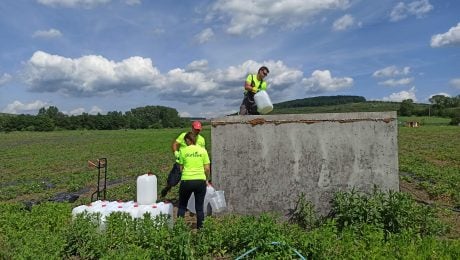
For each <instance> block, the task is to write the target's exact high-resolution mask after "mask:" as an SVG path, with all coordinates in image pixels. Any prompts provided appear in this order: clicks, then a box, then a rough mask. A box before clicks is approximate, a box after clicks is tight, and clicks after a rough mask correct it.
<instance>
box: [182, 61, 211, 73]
mask: <svg viewBox="0 0 460 260" xmlns="http://www.w3.org/2000/svg"><path fill="white" fill-rule="evenodd" d="M207 69H208V61H207V60H195V61H192V62H191V63H190V64H188V65H187V71H206V70H207Z"/></svg>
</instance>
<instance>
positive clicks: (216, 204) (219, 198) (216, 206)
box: [209, 190, 227, 213]
mask: <svg viewBox="0 0 460 260" xmlns="http://www.w3.org/2000/svg"><path fill="white" fill-rule="evenodd" d="M209 203H211V207H212V212H215V213H219V212H222V211H223V210H224V209H226V208H227V203H226V202H225V194H224V191H223V190H218V191H216V195H215V196H214V197H212V198H211V200H210V201H209Z"/></svg>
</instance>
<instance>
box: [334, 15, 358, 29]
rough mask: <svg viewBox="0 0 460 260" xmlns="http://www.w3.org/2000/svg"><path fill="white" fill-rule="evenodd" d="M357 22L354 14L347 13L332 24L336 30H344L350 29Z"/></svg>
mask: <svg viewBox="0 0 460 260" xmlns="http://www.w3.org/2000/svg"><path fill="white" fill-rule="evenodd" d="M354 24H355V18H353V16H351V15H349V14H346V15H344V16H342V17H340V18H339V19H337V20H335V22H334V24H333V25H332V29H333V30H334V31H344V30H346V29H349V28H350V27H352V26H353V25H354Z"/></svg>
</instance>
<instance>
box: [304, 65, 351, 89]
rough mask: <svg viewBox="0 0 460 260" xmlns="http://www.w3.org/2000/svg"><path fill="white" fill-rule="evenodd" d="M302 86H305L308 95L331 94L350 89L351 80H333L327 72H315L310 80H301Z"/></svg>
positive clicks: (345, 78) (346, 78)
mask: <svg viewBox="0 0 460 260" xmlns="http://www.w3.org/2000/svg"><path fill="white" fill-rule="evenodd" d="M303 84H305V85H306V88H307V92H308V93H321V92H332V91H338V90H341V89H344V88H348V87H351V86H352V85H353V79H352V78H348V77H344V78H333V77H332V75H331V72H330V71H329V70H323V71H321V70H315V71H314V72H313V73H312V74H311V77H310V78H307V79H304V80H303Z"/></svg>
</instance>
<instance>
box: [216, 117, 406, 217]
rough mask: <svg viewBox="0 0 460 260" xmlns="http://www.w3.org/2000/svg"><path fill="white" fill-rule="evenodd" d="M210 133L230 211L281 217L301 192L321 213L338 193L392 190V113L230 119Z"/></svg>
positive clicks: (395, 172) (394, 171)
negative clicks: (273, 214) (266, 213)
mask: <svg viewBox="0 0 460 260" xmlns="http://www.w3.org/2000/svg"><path fill="white" fill-rule="evenodd" d="M211 136H212V175H213V183H214V185H215V186H216V187H217V188H218V189H219V190H224V191H225V197H226V200H227V204H228V209H229V210H230V212H235V213H241V214H257V213H261V212H267V211H278V212H281V213H282V214H287V213H288V212H289V210H290V209H293V208H294V207H295V202H296V201H297V199H298V197H299V195H300V194H301V193H302V192H303V193H305V194H306V198H307V199H308V200H310V201H311V202H313V203H314V205H315V207H316V209H317V210H318V212H319V213H321V214H327V213H328V212H329V210H330V204H329V201H330V199H331V198H332V197H333V194H334V192H336V191H338V190H349V189H351V188H352V187H355V188H356V189H358V190H361V191H372V189H373V187H374V185H377V186H379V187H380V188H381V189H384V190H389V189H391V190H396V191H397V190H399V179H398V145H397V120H396V112H372V113H371V112H369V113H367V112H366V113H330V114H296V115H265V116H231V117H224V118H217V119H214V120H212V128H211Z"/></svg>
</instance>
